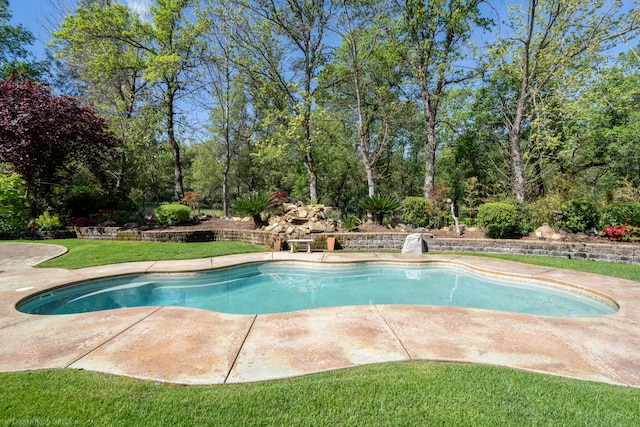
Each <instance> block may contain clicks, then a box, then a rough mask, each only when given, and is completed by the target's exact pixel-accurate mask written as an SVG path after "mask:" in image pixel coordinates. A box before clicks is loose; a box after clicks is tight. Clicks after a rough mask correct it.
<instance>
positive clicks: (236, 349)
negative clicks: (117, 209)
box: [0, 245, 640, 387]
mask: <svg viewBox="0 0 640 427" xmlns="http://www.w3.org/2000/svg"><path fill="white" fill-rule="evenodd" d="M39 246H44V245H39ZM46 246H50V245H46ZM33 259H35V258H33ZM260 261H301V262H315V263H346V262H354V261H360V262H365V261H374V262H375V261H377V262H405V263H406V262H410V263H414V262H437V263H440V264H451V265H455V266H463V267H466V268H471V269H475V270H478V271H481V272H486V273H493V274H508V275H515V276H519V277H523V278H527V279H534V280H546V281H550V282H553V283H558V284H562V285H568V286H575V287H579V288H587V289H589V290H591V291H593V292H596V293H597V294H600V295H605V296H608V297H610V298H612V299H613V300H615V301H616V302H617V303H618V305H619V306H620V310H619V311H618V312H616V313H614V314H611V315H606V316H599V317H588V318H557V317H545V316H532V315H525V314H517V313H505V312H496V311H489V310H480V309H468V308H459V307H437V306H418V305H409V306H407V305H367V306H350V307H332V308H321V309H312V310H304V311H297V312H290V313H279V314H265V315H233V314H224V313H215V312H208V311H204V310H198V309H190V308H182V307H137V308H127V309H118V310H108V311H102V312H93V313H81V314H72V315H55V316H38V315H29V314H25V313H21V312H19V311H17V310H16V309H15V304H16V303H17V302H18V301H20V300H21V299H23V298H25V297H26V296H28V295H30V294H32V293H35V292H37V291H40V290H44V289H48V288H51V287H54V286H59V285H62V284H65V283H70V282H75V281H80V280H87V279H92V278H99V277H105V276H111V275H120V274H135V273H143V272H174V271H175V272H179V271H192V270H206V269H212V268H219V267H225V266H231V265H236V264H241V263H246V262H260ZM26 264H29V263H26ZM639 301H640V282H635V281H629V280H622V279H616V278H612V277H607V276H600V275H594V274H588V273H582V272H574V271H567V270H560V269H556V268H549V267H541V266H535V265H529V264H521V263H515V262H510V261H504V260H499V259H493V258H481V257H474V256H467V255H434V254H424V255H403V254H397V253H344V252H314V253H311V254H307V253H294V254H292V253H290V252H264V253H252V254H241V255H229V256H222V257H215V258H204V259H196V260H186V261H155V262H153V261H150V262H134V263H125V264H115V265H108V266H98V267H90V268H83V269H78V270H63V269H41V268H32V267H31V266H29V265H18V264H17V263H12V264H11V265H6V264H2V263H0V342H2V343H3V345H2V346H0V371H5V372H10V371H22V370H32V369H46V368H73V369H86V370H92V371H99V372H106V373H111V374H116V375H127V376H131V377H136V378H141V379H148V380H154V381H160V382H170V383H178V384H223V383H227V384H231V383H242V382H253V381H265V380H273V379H280V378H290V377H295V376H300V375H307V374H312V373H316V372H323V371H328V370H334V369H340V368H346V367H351V366H357V365H363V364H369V363H380V362H392V361H411V360H436V361H450V362H463V363H481V364H491V365H499V366H507V367H512V368H517V369H523V370H528V371H534V372H541V373H547V374H553V375H559V376H565V377H569V378H576V379H582V380H590V381H599V382H605V383H610V384H618V385H626V386H633V387H640V354H639V353H638V351H637V349H638V348H640V308H639V307H638V306H639V304H637V302H639ZM634 303H635V304H634Z"/></svg>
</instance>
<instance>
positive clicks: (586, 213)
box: [556, 199, 599, 233]
mask: <svg viewBox="0 0 640 427" xmlns="http://www.w3.org/2000/svg"><path fill="white" fill-rule="evenodd" d="M560 210H561V211H562V213H561V214H560V216H559V218H558V219H557V221H556V227H557V228H560V229H562V230H565V231H568V232H569V233H579V232H588V231H589V230H591V229H592V228H595V227H597V226H598V225H599V221H598V220H599V213H598V207H597V206H596V205H595V203H593V202H591V201H589V200H586V199H576V200H569V201H566V202H564V203H563V204H562V206H561V207H560Z"/></svg>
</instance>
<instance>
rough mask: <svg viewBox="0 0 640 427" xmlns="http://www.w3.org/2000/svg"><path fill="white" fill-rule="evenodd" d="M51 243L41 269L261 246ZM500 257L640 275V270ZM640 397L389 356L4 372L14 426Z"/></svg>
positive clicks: (461, 415)
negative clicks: (232, 375)
mask: <svg viewBox="0 0 640 427" xmlns="http://www.w3.org/2000/svg"><path fill="white" fill-rule="evenodd" d="M50 242H51V243H56V244H61V245H63V246H66V247H68V248H69V253H68V254H66V255H63V256H61V257H59V258H57V259H55V260H52V261H49V262H47V263H45V264H42V265H40V267H44V266H46V267H54V266H56V267H63V268H80V267H85V266H90V265H101V264H108V263H114V262H126V261H141V260H153V259H156V260H157V259H187V258H200V257H210V256H217V255H223V254H230V253H238V252H247V251H261V250H263V249H262V248H260V247H256V246H252V245H244V244H235V243H188V244H177V243H166V244H163V243H141V242H112V241H82V240H61V241H50ZM474 255H477V254H474ZM491 256H493V255H491ZM495 257H497V258H506V259H511V260H514V261H519V262H531V263H533V264H538V265H547V266H550V267H558V268H570V269H574V270H581V271H589V272H594V273H599V274H605V275H612V276H616V277H624V278H628V279H632V280H639V281H640V267H637V266H624V265H619V264H607V263H597V262H587V261H576V260H566V259H559V258H546V257H528V256H503V255H501V256H497V255H496V256H495ZM638 402H640V389H638V388H630V387H621V386H613V385H608V384H600V383H593V382H586V381H578V380H570V379H566V378H559V377H553V376H549V375H542V374H534V373H529V372H522V371H518V370H514V369H508V368H499V367H492V366H479V365H469V364H452V363H437V362H408V363H407V362H402V363H386V364H379V365H369V366H361V367H356V368H351V369H345V370H340V371H335V372H329V373H323V374H317V375H311V376H306V377H301V378H295V379H288V380H279V381H268V382H263V383H255V384H240V385H215V386H187V387H185V386H176V385H168V384H157V383H154V382H152V381H141V380H134V379H131V378H126V377H116V376H111V375H106V374H100V373H95V372H85V371H75V370H70V369H61V370H44V371H33V372H16V373H2V374H0V421H2V422H3V423H4V424H6V425H101V426H102V425H131V426H140V425H145V426H146V425H224V426H231V425H242V426H245V425H265V426H272V425H273V426H284V425H287V426H289V425H305V426H337V425H343V426H358V425H362V426H371V425H382V426H402V425H406V426H415V425H448V426H479V425H482V426H494V425H518V426H520V425H527V426H534V425H567V426H573V425H576V426H636V425H640V406H639V405H638Z"/></svg>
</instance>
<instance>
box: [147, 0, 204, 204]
mask: <svg viewBox="0 0 640 427" xmlns="http://www.w3.org/2000/svg"><path fill="white" fill-rule="evenodd" d="M193 3H194V2H193V0H156V1H155V4H154V5H152V6H151V8H150V10H149V12H150V14H151V17H152V22H151V23H143V25H142V27H141V28H142V35H143V36H144V39H147V40H150V41H151V44H150V45H146V46H141V47H142V48H143V49H144V50H145V57H146V68H145V72H144V76H145V78H146V79H148V80H149V81H150V82H151V83H153V84H154V85H156V86H157V87H158V88H159V89H160V93H161V99H162V104H163V110H164V116H165V120H166V129H167V139H168V141H169V145H170V147H171V153H172V154H173V171H174V183H175V191H176V196H177V198H178V200H180V199H182V198H183V197H184V185H183V178H182V165H181V162H180V143H179V141H178V139H177V136H176V128H177V123H176V115H177V108H178V102H179V100H180V99H181V98H183V97H185V96H186V95H188V94H189V93H190V91H192V90H194V88H193V86H192V85H191V83H192V82H191V80H190V79H191V78H192V76H193V73H194V71H195V69H196V68H197V66H198V59H199V58H201V57H202V55H201V51H202V48H203V47H202V43H201V42H200V37H201V35H202V32H203V29H202V28H201V27H200V26H198V24H197V23H194V22H193V21H194V19H195V16H194V14H193V6H194V5H193Z"/></svg>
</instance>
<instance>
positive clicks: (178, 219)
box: [155, 204, 191, 225]
mask: <svg viewBox="0 0 640 427" xmlns="http://www.w3.org/2000/svg"><path fill="white" fill-rule="evenodd" d="M155 213H156V219H157V220H158V222H159V223H160V224H162V225H177V224H180V223H182V222H186V221H188V220H189V219H190V218H191V208H189V206H185V205H176V204H167V205H160V206H158V207H157V208H156V212H155Z"/></svg>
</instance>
